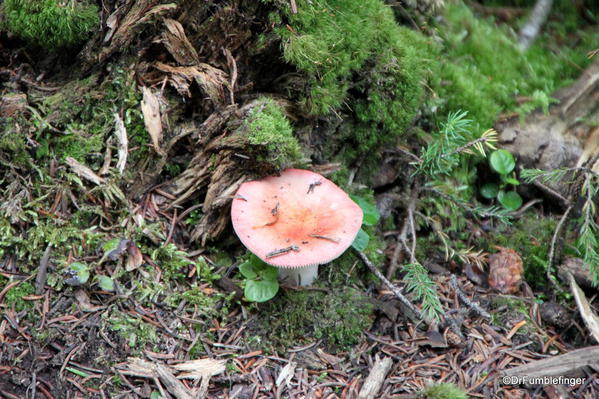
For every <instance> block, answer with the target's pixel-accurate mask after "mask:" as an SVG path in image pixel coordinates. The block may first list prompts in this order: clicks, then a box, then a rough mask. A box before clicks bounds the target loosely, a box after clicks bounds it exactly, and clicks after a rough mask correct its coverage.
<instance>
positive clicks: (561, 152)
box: [496, 59, 599, 192]
mask: <svg viewBox="0 0 599 399" xmlns="http://www.w3.org/2000/svg"><path fill="white" fill-rule="evenodd" d="M551 97H553V98H555V99H557V100H558V101H559V103H558V104H556V105H554V106H552V107H550V109H549V113H548V114H544V113H543V112H542V111H541V110H537V111H534V112H533V113H531V114H530V115H528V116H527V117H526V119H525V121H524V122H522V123H521V121H520V118H519V116H518V115H512V116H510V117H508V118H505V119H503V120H500V121H498V122H497V124H496V130H497V131H498V132H499V133H500V143H501V145H502V147H503V148H505V149H507V150H508V151H510V152H511V153H513V154H514V155H516V156H517V158H518V161H519V163H520V164H521V165H522V166H524V167H526V168H538V169H542V170H553V169H557V168H561V167H573V166H576V165H577V164H582V163H584V161H586V160H588V159H590V158H592V157H593V155H594V154H596V153H597V152H598V151H599V129H593V128H592V127H591V126H589V125H588V124H585V123H584V122H581V121H584V120H594V119H596V118H598V117H599V59H598V60H596V61H595V62H594V63H593V64H591V66H589V67H588V68H587V69H586V70H585V71H584V72H583V73H582V75H581V76H580V78H579V79H578V80H576V82H574V83H573V84H572V85H570V86H568V87H566V88H563V89H560V90H558V91H557V92H555V93H553V94H552V96H551ZM559 191H562V192H563V189H560V190H559Z"/></svg>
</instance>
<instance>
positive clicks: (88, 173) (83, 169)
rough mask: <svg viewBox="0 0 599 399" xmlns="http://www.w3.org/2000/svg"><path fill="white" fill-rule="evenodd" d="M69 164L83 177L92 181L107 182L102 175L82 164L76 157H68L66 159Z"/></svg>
mask: <svg viewBox="0 0 599 399" xmlns="http://www.w3.org/2000/svg"><path fill="white" fill-rule="evenodd" d="M66 162H67V165H69V166H70V167H71V169H72V170H73V172H75V174H76V175H77V176H79V177H82V178H84V179H86V180H89V181H90V182H92V183H94V184H97V185H98V186H99V185H100V184H103V183H104V182H105V180H104V179H102V178H101V177H100V176H98V175H97V174H95V173H94V171H92V170H91V169H90V168H88V167H87V166H85V165H82V164H80V163H79V162H78V161H77V160H76V159H75V158H71V157H67V159H66Z"/></svg>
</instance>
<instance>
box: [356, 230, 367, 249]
mask: <svg viewBox="0 0 599 399" xmlns="http://www.w3.org/2000/svg"><path fill="white" fill-rule="evenodd" d="M369 241H370V236H369V235H368V233H366V232H365V231H364V230H362V229H360V231H358V235H357V236H356V238H355V239H354V242H353V243H352V245H351V246H352V247H354V248H355V249H356V250H358V251H364V250H365V249H366V247H368V242H369Z"/></svg>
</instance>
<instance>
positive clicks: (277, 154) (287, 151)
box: [247, 98, 302, 169]
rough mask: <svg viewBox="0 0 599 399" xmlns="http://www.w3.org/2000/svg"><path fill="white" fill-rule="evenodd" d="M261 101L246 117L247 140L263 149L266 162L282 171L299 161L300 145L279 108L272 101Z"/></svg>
mask: <svg viewBox="0 0 599 399" xmlns="http://www.w3.org/2000/svg"><path fill="white" fill-rule="evenodd" d="M261 100H262V104H261V105H258V106H256V107H254V108H253V109H252V110H251V111H250V114H249V115H248V120H247V131H248V140H249V142H250V144H253V145H258V146H263V147H265V148H266V151H267V153H268V155H267V160H268V161H269V162H271V163H273V164H275V165H276V166H277V167H278V168H280V169H284V168H285V167H288V166H290V165H292V164H294V163H297V162H299V161H300V160H301V158H302V153H301V149H300V145H299V143H298V142H297V140H296V139H295V137H294V136H293V129H292V128H291V124H290V123H289V120H288V119H287V118H286V117H285V114H284V113H283V110H282V109H281V107H280V106H279V105H278V104H276V103H275V102H274V101H273V100H272V99H269V98H262V99H261Z"/></svg>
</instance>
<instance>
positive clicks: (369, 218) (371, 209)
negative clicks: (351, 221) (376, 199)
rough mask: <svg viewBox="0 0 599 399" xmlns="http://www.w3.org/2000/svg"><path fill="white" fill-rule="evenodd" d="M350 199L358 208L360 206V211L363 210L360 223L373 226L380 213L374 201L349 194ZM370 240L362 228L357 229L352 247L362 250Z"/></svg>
mask: <svg viewBox="0 0 599 399" xmlns="http://www.w3.org/2000/svg"><path fill="white" fill-rule="evenodd" d="M350 197H351V199H352V200H353V201H354V202H355V203H356V204H358V206H359V207H360V208H362V212H364V218H363V219H362V225H364V226H374V225H375V224H377V223H378V222H379V219H380V217H381V215H380V214H379V211H378V209H376V206H375V205H374V203H372V202H370V201H368V200H367V199H366V198H364V197H360V196H358V195H350ZM369 242H370V235H368V233H367V232H366V231H364V229H360V230H359V231H358V235H357V236H356V238H355V239H354V242H353V243H352V247H353V248H354V249H356V250H358V251H364V250H365V249H366V247H368V243H369Z"/></svg>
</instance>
